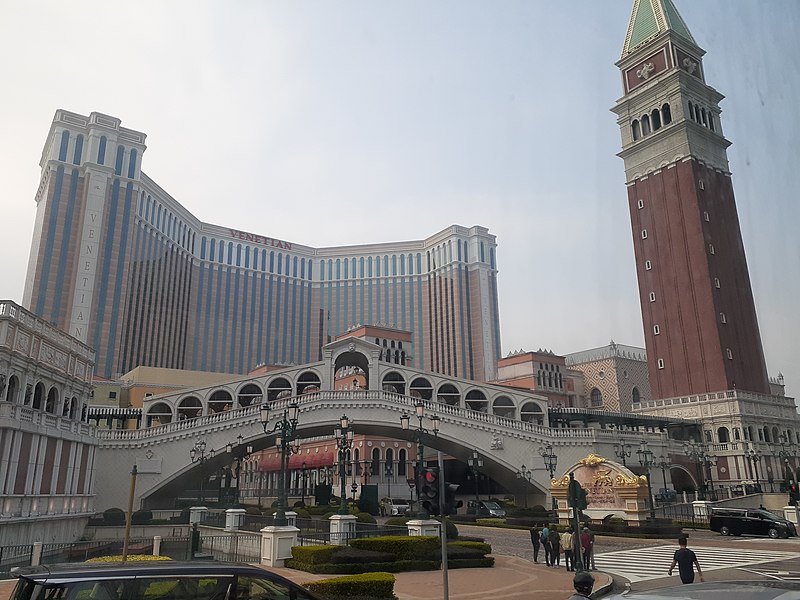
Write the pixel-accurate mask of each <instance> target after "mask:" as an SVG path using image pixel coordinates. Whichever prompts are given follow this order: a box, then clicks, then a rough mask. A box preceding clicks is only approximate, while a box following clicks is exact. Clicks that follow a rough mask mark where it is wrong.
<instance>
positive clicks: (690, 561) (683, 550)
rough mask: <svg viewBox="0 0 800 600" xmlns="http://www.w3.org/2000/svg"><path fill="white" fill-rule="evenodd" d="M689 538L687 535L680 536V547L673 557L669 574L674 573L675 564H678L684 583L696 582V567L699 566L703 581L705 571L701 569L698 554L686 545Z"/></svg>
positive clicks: (699, 573)
mask: <svg viewBox="0 0 800 600" xmlns="http://www.w3.org/2000/svg"><path fill="white" fill-rule="evenodd" d="M687 543H688V540H687V538H686V536H685V535H682V536H681V537H680V538H678V545H679V546H680V548H678V549H677V550H675V556H674V557H673V558H672V564H671V565H670V566H669V571H667V574H668V575H672V570H673V569H674V568H675V565H678V574H680V576H681V581H682V582H683V583H694V567H697V574H698V575H699V576H700V581H701V582H702V581H703V571H701V570H700V563H699V562H697V555H696V554H695V553H694V552H692V551H691V550H689V549H688V548H687V547H686V545H687Z"/></svg>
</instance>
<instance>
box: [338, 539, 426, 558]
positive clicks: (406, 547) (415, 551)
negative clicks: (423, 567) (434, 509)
mask: <svg viewBox="0 0 800 600" xmlns="http://www.w3.org/2000/svg"><path fill="white" fill-rule="evenodd" d="M350 545H351V546H352V547H353V548H363V549H364V550H374V551H375V552H388V553H389V554H393V555H394V556H396V557H397V559H398V560H434V559H435V557H436V551H437V550H438V549H439V538H438V537H433V536H413V537H399V536H382V537H374V538H356V539H354V540H351V541H350Z"/></svg>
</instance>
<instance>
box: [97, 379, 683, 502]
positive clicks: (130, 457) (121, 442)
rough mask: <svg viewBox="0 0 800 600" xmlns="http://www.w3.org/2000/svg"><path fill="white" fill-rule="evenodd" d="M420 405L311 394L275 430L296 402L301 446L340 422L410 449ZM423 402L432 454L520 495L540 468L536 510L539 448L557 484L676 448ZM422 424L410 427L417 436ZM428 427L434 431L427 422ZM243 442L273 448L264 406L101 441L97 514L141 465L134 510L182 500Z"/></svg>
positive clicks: (655, 437)
mask: <svg viewBox="0 0 800 600" xmlns="http://www.w3.org/2000/svg"><path fill="white" fill-rule="evenodd" d="M419 401H421V400H420V398H416V397H411V396H406V395H402V394H397V393H392V392H388V391H378V390H346V391H318V392H314V393H304V394H301V395H299V396H293V397H287V398H279V399H275V400H272V401H271V402H270V408H271V412H270V415H271V424H272V423H273V422H274V419H275V417H277V416H278V415H281V414H282V412H283V409H284V408H285V407H286V406H288V405H289V404H290V403H292V402H296V403H297V404H298V405H299V407H300V413H299V424H298V433H299V437H300V438H302V439H309V438H317V439H319V438H322V437H331V436H332V435H333V431H334V429H335V428H336V427H337V425H338V423H339V419H340V417H341V416H342V414H347V416H348V417H349V418H350V420H351V424H352V428H353V429H354V430H355V432H356V433H357V434H368V435H379V436H387V437H390V438H394V439H397V440H411V439H412V436H413V432H410V431H404V430H403V429H402V428H401V424H400V416H401V415H402V414H403V413H408V414H411V415H413V414H414V405H415V403H417V402H419ZM422 402H423V403H424V405H425V413H426V415H428V416H430V415H434V414H436V415H438V416H439V418H440V419H441V423H440V431H439V434H438V436H436V437H433V436H426V439H425V446H426V448H434V449H436V450H441V451H442V452H444V453H445V454H448V455H450V456H452V457H454V458H456V459H458V460H460V461H463V462H466V460H467V458H468V457H469V456H470V455H471V453H472V450H473V449H475V448H477V449H478V450H479V451H480V453H481V455H482V456H483V457H484V467H483V468H482V469H481V472H482V473H485V474H487V475H488V476H489V477H491V478H492V479H494V480H495V481H497V482H498V483H500V484H501V485H503V486H505V487H506V488H507V489H509V490H515V491H517V490H518V491H519V492H522V489H521V488H520V484H521V482H520V481H519V480H518V479H517V477H516V473H517V472H518V471H519V469H520V466H521V465H523V464H524V465H526V466H527V467H529V468H532V469H533V473H532V481H531V483H530V485H529V486H528V487H527V490H526V492H527V496H528V499H529V501H530V502H532V503H537V504H545V495H546V492H547V490H548V488H549V486H550V477H549V474H548V473H547V471H546V470H545V469H544V465H543V461H542V458H541V456H539V453H538V448H539V447H540V446H544V445H547V444H552V446H553V449H554V452H555V454H556V455H557V456H558V464H559V466H560V467H561V469H559V470H557V472H556V477H559V476H560V475H562V474H563V473H562V470H563V469H564V468H565V467H568V466H569V465H573V464H575V463H576V462H577V461H579V460H580V459H581V458H583V457H585V456H586V455H587V454H589V453H595V454H600V455H604V456H609V455H611V456H613V446H614V443H615V442H618V441H619V440H620V439H623V440H625V442H627V443H630V444H631V446H633V447H634V448H636V447H637V446H638V443H639V441H640V440H641V439H642V438H643V437H644V438H647V439H648V440H649V442H650V449H651V450H653V451H654V452H655V454H656V455H658V454H659V453H660V452H664V453H666V450H667V445H668V440H667V437H666V433H657V432H655V433H654V432H642V431H620V430H608V429H600V428H592V427H589V428H586V427H576V428H565V427H560V428H552V427H548V426H546V425H538V424H535V423H530V422H525V421H520V420H516V419H510V418H506V417H503V416H499V415H494V414H488V413H485V412H481V411H474V410H470V409H468V408H464V407H461V406H451V405H448V404H442V403H440V402H436V401H432V400H422ZM414 422H415V421H414V420H413V419H412V426H413V423H414ZM425 423H426V424H428V423H429V421H427V419H426V421H425ZM239 435H241V436H242V444H244V445H252V446H253V449H254V451H258V450H263V449H265V448H268V447H271V446H274V443H275V439H274V438H275V436H274V434H272V435H266V434H265V433H264V430H263V427H262V424H261V422H260V419H259V405H258V403H254V404H252V405H250V406H246V407H242V408H236V409H232V410H226V411H222V412H218V413H215V414H213V415H207V416H201V417H197V418H194V419H184V420H179V421H173V422H171V423H168V424H165V425H160V426H156V427H148V428H144V429H136V430H103V431H98V436H99V437H100V446H99V448H98V453H97V460H96V464H95V470H96V475H97V478H96V482H97V489H96V491H97V496H98V498H99V499H102V504H104V506H98V509H99V510H103V509H105V508H109V507H112V506H117V507H122V508H124V507H126V506H127V504H128V495H129V491H130V476H129V473H130V471H131V469H132V467H133V465H136V466H137V470H138V473H139V474H138V478H137V483H136V493H135V502H134V506H136V507H139V506H150V507H156V505H157V504H159V503H160V502H159V499H164V498H175V497H178V496H180V495H181V492H182V491H185V490H187V489H194V488H196V482H197V481H198V478H199V477H200V475H201V473H199V472H198V471H199V470H200V469H201V468H202V469H205V470H206V473H211V472H214V471H218V470H219V469H221V468H222V467H224V466H226V465H228V464H230V462H231V458H232V457H231V456H230V455H229V454H227V453H226V452H225V451H224V450H225V446H226V444H228V443H229V442H234V441H236V440H237V438H238V436H239ZM201 439H202V440H205V442H206V444H207V451H206V454H207V455H210V454H211V453H210V452H209V451H210V450H211V449H215V452H214V453H213V456H210V457H209V458H208V460H206V461H205V463H204V465H202V467H201V465H200V464H199V463H192V462H191V461H190V458H189V456H190V454H189V452H190V450H191V448H192V447H193V446H194V444H195V442H197V441H199V440H201ZM162 501H163V500H162ZM170 508H171V507H170Z"/></svg>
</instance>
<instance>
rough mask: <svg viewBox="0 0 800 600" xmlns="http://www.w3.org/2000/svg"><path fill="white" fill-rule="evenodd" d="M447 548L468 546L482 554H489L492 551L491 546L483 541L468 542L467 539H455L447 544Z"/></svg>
mask: <svg viewBox="0 0 800 600" xmlns="http://www.w3.org/2000/svg"><path fill="white" fill-rule="evenodd" d="M447 547H448V548H470V549H472V550H476V551H478V552H481V553H483V554H491V553H492V546H491V545H490V544H487V543H485V542H468V541H461V540H459V541H456V542H450V543H448V544H447Z"/></svg>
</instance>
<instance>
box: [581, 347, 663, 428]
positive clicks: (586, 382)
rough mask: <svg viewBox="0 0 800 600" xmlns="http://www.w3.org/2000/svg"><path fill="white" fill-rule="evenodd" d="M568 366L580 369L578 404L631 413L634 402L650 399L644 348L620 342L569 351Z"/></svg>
mask: <svg viewBox="0 0 800 600" xmlns="http://www.w3.org/2000/svg"><path fill="white" fill-rule="evenodd" d="M565 364H566V366H567V367H568V368H569V369H571V370H573V371H577V372H580V373H581V374H582V377H580V378H576V382H577V383H576V388H580V386H581V385H582V386H583V389H576V393H577V394H578V395H579V396H580V397H581V401H580V403H579V404H578V406H585V407H586V408H599V409H604V410H610V411H614V412H631V407H632V405H633V404H634V403H640V402H644V401H646V400H648V399H650V398H651V395H650V383H649V380H648V373H647V353H646V352H645V350H644V348H636V347H634V346H625V345H622V344H617V343H615V342H614V341H613V340H612V341H611V343H609V344H608V346H603V347H600V348H593V349H591V350H584V351H582V352H575V353H573V354H567V355H566V357H565Z"/></svg>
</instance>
